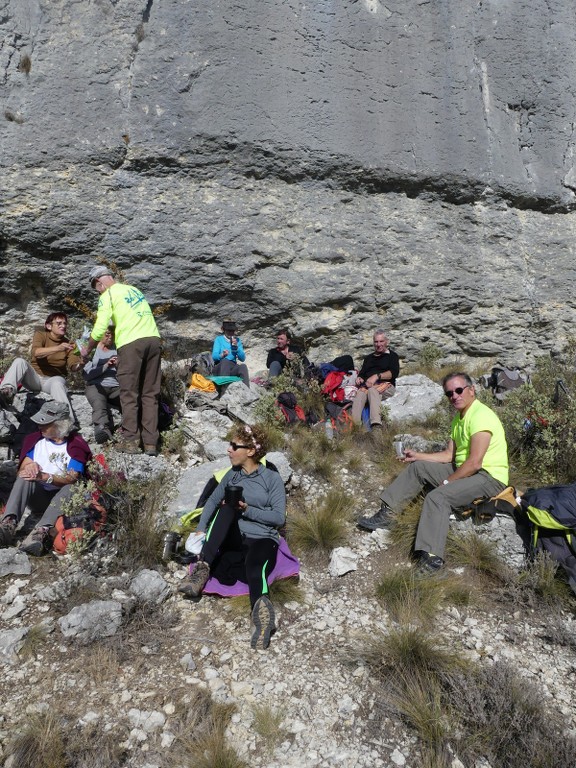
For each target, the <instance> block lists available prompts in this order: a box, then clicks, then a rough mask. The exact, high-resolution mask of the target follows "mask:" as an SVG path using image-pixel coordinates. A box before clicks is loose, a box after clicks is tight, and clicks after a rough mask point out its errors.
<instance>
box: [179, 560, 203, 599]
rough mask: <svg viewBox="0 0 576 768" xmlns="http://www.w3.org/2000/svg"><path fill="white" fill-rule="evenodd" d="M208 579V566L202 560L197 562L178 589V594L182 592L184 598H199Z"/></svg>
mask: <svg viewBox="0 0 576 768" xmlns="http://www.w3.org/2000/svg"><path fill="white" fill-rule="evenodd" d="M209 578H210V566H209V565H208V563H205V562H204V561H203V560H199V561H198V563H196V568H194V570H193V571H192V573H191V574H190V576H188V578H187V579H186V581H185V582H184V583H183V584H182V585H181V586H179V587H178V592H182V594H183V595H185V596H186V597H200V595H201V594H202V590H203V589H204V587H205V586H206V582H207V581H208V579H209Z"/></svg>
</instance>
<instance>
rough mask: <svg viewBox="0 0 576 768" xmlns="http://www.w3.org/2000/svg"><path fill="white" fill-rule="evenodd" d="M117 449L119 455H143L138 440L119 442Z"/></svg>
mask: <svg viewBox="0 0 576 768" xmlns="http://www.w3.org/2000/svg"><path fill="white" fill-rule="evenodd" d="M115 448H116V450H117V451H119V453H131V454H136V453H142V451H141V450H140V446H139V445H138V443H137V442H136V440H119V441H118V442H117V443H116V446H115Z"/></svg>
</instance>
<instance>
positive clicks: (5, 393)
mask: <svg viewBox="0 0 576 768" xmlns="http://www.w3.org/2000/svg"><path fill="white" fill-rule="evenodd" d="M13 400H14V390H13V389H12V387H2V388H1V389H0V405H1V406H2V407H3V408H8V407H9V406H10V405H12V401H13Z"/></svg>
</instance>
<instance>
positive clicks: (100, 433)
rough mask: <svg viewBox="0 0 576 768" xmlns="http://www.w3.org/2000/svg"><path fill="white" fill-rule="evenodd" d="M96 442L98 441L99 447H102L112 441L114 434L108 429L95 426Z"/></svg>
mask: <svg viewBox="0 0 576 768" xmlns="http://www.w3.org/2000/svg"><path fill="white" fill-rule="evenodd" d="M94 440H96V442H97V443H98V445H102V444H103V443H107V442H108V441H109V440H112V433H111V432H110V430H109V429H108V427H101V426H98V425H97V424H96V425H95V426H94Z"/></svg>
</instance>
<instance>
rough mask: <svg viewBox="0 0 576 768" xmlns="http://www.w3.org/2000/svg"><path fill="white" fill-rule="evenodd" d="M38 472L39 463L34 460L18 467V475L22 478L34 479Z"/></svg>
mask: <svg viewBox="0 0 576 768" xmlns="http://www.w3.org/2000/svg"><path fill="white" fill-rule="evenodd" d="M38 472H40V465H39V464H37V463H36V462H35V461H31V462H30V463H28V464H26V465H25V466H24V467H22V469H20V471H19V472H18V477H21V478H22V480H35V479H36V477H37V475H38Z"/></svg>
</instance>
